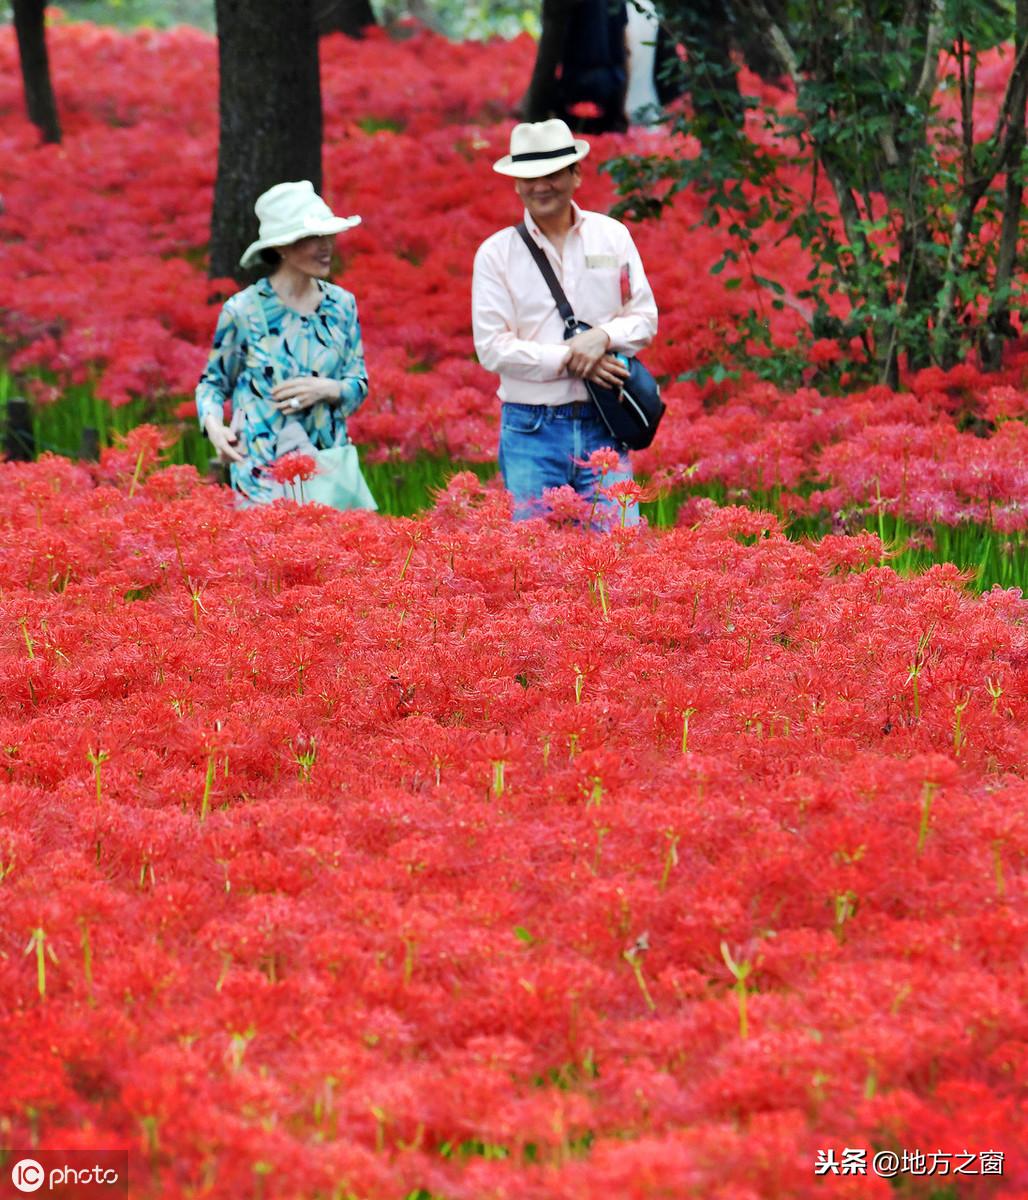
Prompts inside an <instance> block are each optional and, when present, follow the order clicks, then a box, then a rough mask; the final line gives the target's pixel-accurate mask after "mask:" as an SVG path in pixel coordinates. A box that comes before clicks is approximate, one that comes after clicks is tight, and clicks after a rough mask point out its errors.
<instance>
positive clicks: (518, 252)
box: [471, 204, 657, 405]
mask: <svg viewBox="0 0 1028 1200" xmlns="http://www.w3.org/2000/svg"><path fill="white" fill-rule="evenodd" d="M572 211H573V214H574V224H573V225H572V227H571V229H570V231H569V232H568V235H567V239H566V240H565V242H564V252H563V254H558V253H557V251H556V249H555V248H554V247H553V245H552V244H551V242H550V241H549V239H548V238H547V237H546V236H545V235H544V234H543V233H542V231H541V230H540V229H539V226H538V225H536V223H535V221H533V220H532V218H531V217H530V216H529V215H528V213H527V212H526V213H525V218H524V219H525V224H526V226H527V227H528V231H529V233H530V234H531V236H532V237H533V238H534V239H535V241H536V243H537V244H538V245H539V246H540V247H542V249H543V251H544V253H545V254H546V256H547V258H548V259H549V260H550V263H551V265H552V266H553V269H554V271H555V272H556V275H557V278H558V279H559V280H560V282H561V286H562V287H563V288H564V292H565V294H566V295H567V298H568V302H569V303H570V304H571V307H572V309H573V310H574V313H575V316H576V317H577V318H578V319H579V320H580V321H584V322H585V323H586V324H588V325H593V326H599V327H600V328H601V329H603V330H604V331H605V332H606V333H607V334H608V335H609V337H610V349H611V351H616V352H618V353H620V354H626V355H635V354H637V353H638V352H639V351H640V350H642V349H643V348H644V347H646V346H648V345H649V343H650V342H651V341H652V340H653V337H654V335H655V334H656V332H657V305H656V302H655V301H654V299H653V292H652V291H651V290H650V285H649V283H648V282H647V279H646V272H645V271H644V270H643V265H642V259H641V258H640V257H639V251H638V250H636V248H635V243H634V242H633V241H632V235H631V234H630V233H629V232H628V229H627V228H626V227H625V226H624V225H622V224H621V222H620V221H615V220H614V219H613V218H612V217H607V216H604V214H603V213H596V212H588V211H586V210H584V209H581V208H579V207H578V205H577V204H572ZM471 318H472V326H473V328H474V334H475V350H476V351H477V353H478V359H479V362H481V364H482V365H483V366H484V367H485V368H486V369H487V370H490V371H496V372H497V373H498V374H499V376H500V386H499V389H498V394H499V397H500V399H501V400H504V401H510V402H512V403H515V404H547V405H554V404H568V403H571V402H572V401H576V400H585V399H587V397H588V393H587V392H586V387H585V384H584V383H583V382H582V380H581V379H576V378H575V377H574V376H572V375H568V373H567V372H566V371H565V370H564V358H565V355H566V353H567V345H566V343H565V341H564V322H563V321H562V320H561V319H560V314H559V313H558V312H557V305H556V302H555V301H554V299H553V296H552V295H551V294H550V289H549V288H548V287H547V286H546V280H545V279H543V277H542V273H541V272H540V270H539V268H538V266H537V265H536V263H535V260H534V259H533V258H532V256H531V254H529V252H528V247H527V246H526V245H525V244H524V242H522V240H521V237H520V236H519V234H518V232H517V230H516V229H514V228H513V227H510V228H508V229H501V230H500V231H499V233H494V234H493V235H492V237H490V238H487V239H486V240H485V241H484V242H483V243H482V245H481V246H480V247H479V249H478V253H477V254H476V255H475V267H474V272H473V275H472V282H471Z"/></svg>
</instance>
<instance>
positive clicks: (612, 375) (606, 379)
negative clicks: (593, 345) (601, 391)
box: [586, 354, 629, 388]
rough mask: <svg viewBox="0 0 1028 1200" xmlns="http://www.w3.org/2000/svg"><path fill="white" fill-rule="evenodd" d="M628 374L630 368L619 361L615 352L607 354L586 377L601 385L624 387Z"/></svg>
mask: <svg viewBox="0 0 1028 1200" xmlns="http://www.w3.org/2000/svg"><path fill="white" fill-rule="evenodd" d="M628 374H629V372H628V368H627V367H626V366H625V365H624V363H622V362H619V361H618V360H617V359H616V358H615V357H614V355H613V354H605V355H604V356H603V358H601V359H600V361H599V362H598V363H597V364H596V366H595V367H593V369H592V370H591V371H590V372H589V374H588V375H587V376H586V379H588V380H589V381H590V382H591V383H598V384H599V385H600V386H601V387H608V388H621V387H624V384H625V380H626V379H627V378H628Z"/></svg>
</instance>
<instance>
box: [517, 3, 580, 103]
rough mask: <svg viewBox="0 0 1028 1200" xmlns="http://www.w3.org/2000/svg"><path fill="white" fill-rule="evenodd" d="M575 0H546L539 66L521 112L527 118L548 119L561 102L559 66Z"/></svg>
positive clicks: (538, 55)
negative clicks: (558, 79) (558, 97)
mask: <svg viewBox="0 0 1028 1200" xmlns="http://www.w3.org/2000/svg"><path fill="white" fill-rule="evenodd" d="M574 4H575V0H543V12H542V33H541V34H540V35H539V49H538V50H537V51H536V55H535V67H534V69H533V71H532V79H531V82H530V83H529V85H528V91H527V92H526V93H525V98H524V99H523V100H522V101H521V105H520V115H521V118H522V120H524V121H545V120H547V119H548V118H549V117H552V116H553V113H554V110H555V109H556V106H557V98H556V82H557V68H558V67H559V66H560V58H561V54H562V53H563V51H564V37H565V35H566V34H567V30H568V23H569V21H570V20H571V9H572V8H573V7H574Z"/></svg>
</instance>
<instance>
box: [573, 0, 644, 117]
mask: <svg viewBox="0 0 1028 1200" xmlns="http://www.w3.org/2000/svg"><path fill="white" fill-rule="evenodd" d="M627 25H628V8H627V5H625V4H612V3H610V0H579V2H578V3H577V4H575V5H574V7H573V8H572V10H571V17H570V20H569V22H568V28H567V33H566V34H565V37H564V50H563V53H562V55H561V67H560V79H559V80H558V81H557V112H556V115H557V116H558V117H560V118H561V119H562V120H564V121H566V122H567V123H568V124H569V125H570V126H571V128H572V129H575V130H578V131H580V132H582V133H606V132H611V131H614V132H618V133H621V132H624V130H626V129H627V128H628V121H627V119H626V117H625V92H626V90H627V87H628V72H627V61H626V58H627V56H626V50H625V32H626V28H627ZM581 104H592V105H595V106H596V109H597V110H598V112H597V113H596V114H595V115H592V116H579V115H577V114H576V113H575V111H574V110H575V108H576V107H577V106H578V105H581Z"/></svg>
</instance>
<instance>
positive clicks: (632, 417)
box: [516, 221, 666, 450]
mask: <svg viewBox="0 0 1028 1200" xmlns="http://www.w3.org/2000/svg"><path fill="white" fill-rule="evenodd" d="M516 228H517V231H518V233H519V234H520V235H521V240H522V241H523V242H524V243H525V245H526V246H527V247H528V252H529V254H531V256H532V257H533V258H534V259H535V261H536V265H537V266H538V268H539V270H540V271H541V272H542V276H543V279H545V280H546V283H547V286H548V287H549V289H550V291H551V292H552V294H553V298H554V300H555V301H556V302H557V311H558V312H559V313H560V316H561V320H562V321H563V322H564V340H565V341H567V340H568V338H573V337H574V336H575V334H576V333H581V331H582V330H583V329H590V328H591V326H589V325H586V323H585V322H584V321H579V320H578V319H577V318H576V317H575V314H574V313H573V312H572V310H571V305H570V304H569V303H568V298H567V296H566V295H565V294H564V289H563V288H562V287H561V286H560V281H559V280H558V279H557V276H556V275H555V274H554V272H553V267H551V266H550V262H549V259H548V258H547V257H546V255H545V254H544V253H543V251H542V250H540V248H539V247H538V246H537V245H536V244H535V242H534V241H533V240H532V235H531V234H530V233H529V232H528V229H527V227H526V226H525V223H524V221H522V222H521V224H520V225H518V226H517V227H516ZM625 361H626V363H627V365H628V372H629V374H628V378H627V379H626V380H625V382H624V383H623V384H622V386H621V387H620V388H608V387H603V386H601V385H600V384H598V383H593V382H591V380H588V379H587V380H585V386H586V389H587V390H588V392H589V395H590V397H591V398H592V401H593V403H594V404H595V405H596V407H597V409H598V410H599V413H600V417H601V418H602V420H603V423H604V425H606V426H607V429H608V430H609V431H610V436H611V437H612V438H614V439H615V440H616V441H619V442H623V443H624V444H625V445H626V446H628V447H629V449H631V450H645V448H646V447H647V446H648V445H649V444H650V442H652V441H653V436H654V434H655V433H656V432H657V426H658V425H659V424H660V418H661V417H662V416H663V415H664V412H665V410H666V405H665V404H664V402H663V400H661V398H660V386H659V385H658V383H657V381H656V380H655V379H654V378H653V376H652V375H651V374H650V372H649V371H648V370H647V369H646V368H645V367H644V366H643V364H642V363H641V362H640V361H639V360H638V359H637V358H627V359H625Z"/></svg>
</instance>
